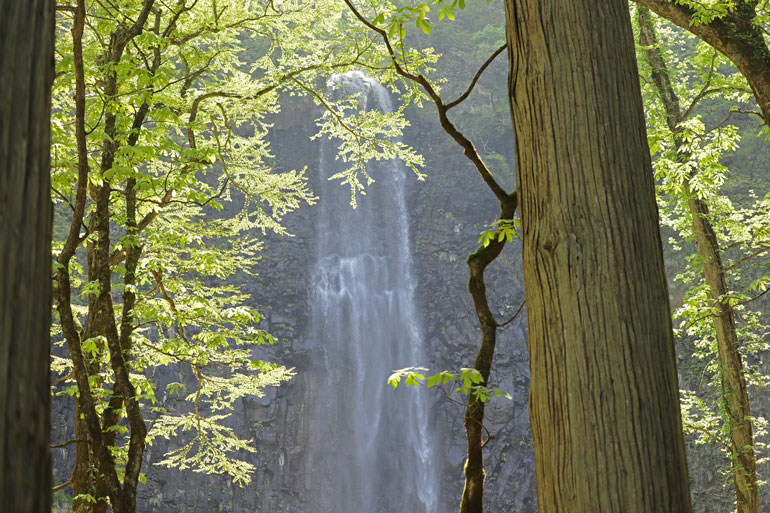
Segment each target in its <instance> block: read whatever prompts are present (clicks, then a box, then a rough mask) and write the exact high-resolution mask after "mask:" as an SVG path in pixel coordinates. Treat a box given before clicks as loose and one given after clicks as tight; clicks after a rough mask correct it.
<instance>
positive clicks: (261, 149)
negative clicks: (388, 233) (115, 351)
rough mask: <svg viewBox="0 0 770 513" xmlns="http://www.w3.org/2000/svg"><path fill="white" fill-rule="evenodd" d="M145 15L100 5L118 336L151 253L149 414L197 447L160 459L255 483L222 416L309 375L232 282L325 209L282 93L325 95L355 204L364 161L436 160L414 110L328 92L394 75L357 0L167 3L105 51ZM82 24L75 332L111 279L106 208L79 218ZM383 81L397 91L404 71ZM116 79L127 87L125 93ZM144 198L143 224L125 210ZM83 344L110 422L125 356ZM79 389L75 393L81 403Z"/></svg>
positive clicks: (422, 57)
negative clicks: (170, 372)
mask: <svg viewBox="0 0 770 513" xmlns="http://www.w3.org/2000/svg"><path fill="white" fill-rule="evenodd" d="M60 3H61V4H62V5H67V2H60ZM142 5H143V2H142V1H140V0H127V1H122V2H119V3H115V2H88V3H87V12H86V23H85V33H84V35H83V68H84V72H85V73H84V74H85V82H86V91H85V93H86V112H85V132H86V146H87V149H86V156H87V160H88V166H89V168H90V174H89V176H88V181H89V184H85V186H86V187H88V186H89V185H90V186H95V185H102V184H105V183H106V184H109V188H110V198H109V200H110V204H109V216H110V230H111V241H112V245H111V248H110V251H111V258H110V264H111V270H112V276H113V283H112V292H113V294H112V296H113V297H114V299H113V304H114V307H115V315H116V324H117V325H119V326H120V322H121V318H122V315H123V311H122V309H123V305H121V304H120V303H119V298H120V297H121V295H122V294H121V293H122V292H124V290H125V286H124V280H123V279H124V277H125V276H126V274H127V273H128V272H130V271H129V267H131V266H129V264H128V263H127V255H128V254H129V253H130V251H129V250H131V249H135V248H139V250H140V254H139V258H138V262H137V263H136V268H135V274H136V284H135V285H134V284H132V285H129V287H131V289H132V290H133V292H134V293H135V294H136V304H135V305H134V307H133V310H132V313H133V326H132V328H133V331H132V335H131V338H130V346H131V347H130V349H129V350H127V351H126V353H127V355H128V356H129V360H130V368H131V371H132V373H131V379H132V381H133V382H134V386H135V387H136V389H137V391H138V393H139V398H140V400H141V402H142V405H143V407H144V408H145V410H148V409H150V408H153V410H152V411H154V412H156V413H157V414H158V418H157V419H155V421H154V424H153V426H154V429H153V432H152V436H153V437H157V436H163V437H171V436H175V437H180V438H181V439H182V440H180V441H178V442H177V443H176V444H175V445H176V446H179V445H180V444H182V445H183V448H182V449H179V450H176V451H174V452H172V453H169V454H167V455H166V459H164V460H163V462H162V464H164V465H168V466H173V467H177V468H182V469H184V468H188V467H189V468H193V469H195V470H197V471H201V472H213V473H226V474H229V475H230V476H232V478H233V479H235V480H236V481H238V482H239V483H246V482H248V479H249V477H248V476H249V473H250V472H251V471H252V470H253V467H252V466H251V465H250V464H248V463H247V462H244V461H241V460H240V459H239V457H237V456H235V454H236V453H237V452H238V451H240V450H248V449H246V447H247V446H248V442H247V441H246V440H242V439H240V438H238V435H237V434H236V433H234V432H232V430H230V429H229V428H228V427H226V425H225V424H223V422H225V420H226V417H227V416H226V414H221V412H226V411H227V410H229V409H231V408H232V406H233V402H234V401H236V400H237V399H238V398H241V397H245V396H260V395H261V394H262V393H263V389H264V387H267V386H278V385H279V384H280V383H282V382H285V381H287V380H288V379H290V378H291V376H292V375H293V371H291V370H290V369H287V368H285V367H282V366H277V365H272V364H267V363H265V362H261V361H259V360H255V358H254V351H255V349H254V346H255V345H259V344H270V343H272V342H273V339H272V337H271V336H270V335H269V334H268V333H266V332H265V331H264V330H263V329H261V328H260V320H261V316H260V315H259V313H258V311H257V310H256V309H255V308H254V307H252V306H250V305H251V304H252V300H251V298H249V297H248V295H246V294H244V293H243V292H241V291H240V290H239V288H238V287H237V286H233V285H225V284H224V280H228V279H233V278H237V279H238V280H237V281H240V282H243V281H244V280H245V279H246V278H248V276H249V275H250V274H252V273H253V271H252V266H253V265H254V263H255V262H256V261H257V259H258V251H259V249H260V248H261V242H260V238H261V235H263V234H264V233H265V232H267V231H272V232H274V233H277V234H285V235H289V234H287V233H286V229H285V228H284V226H283V224H282V221H283V218H284V217H285V216H286V215H287V214H289V213H291V212H293V211H294V210H296V209H297V208H299V207H300V206H302V205H307V204H311V203H313V202H314V201H315V197H314V195H313V193H312V191H311V190H310V189H309V188H308V185H307V176H306V173H307V172H308V171H307V170H306V169H298V170H287V169H281V168H280V167H279V166H278V165H277V163H276V162H275V160H274V158H273V156H272V154H271V151H270V145H269V142H268V134H269V131H270V129H271V126H272V124H273V122H274V120H275V117H276V114H278V113H279V112H280V107H281V103H280V100H281V97H282V96H297V95H302V96H312V97H314V98H315V99H316V100H318V102H319V104H320V105H321V106H322V107H323V108H324V110H325V112H327V114H326V115H325V116H322V118H321V120H320V121H319V125H320V128H319V130H320V134H319V135H323V136H332V137H336V138H339V139H340V140H342V141H343V142H342V146H341V158H342V159H343V160H345V161H347V162H350V163H351V169H350V170H349V172H347V173H346V172H343V173H341V174H340V175H339V176H338V177H337V178H340V179H342V180H343V181H346V182H347V183H348V184H350V186H351V190H352V191H353V192H354V194H355V192H356V191H360V190H361V188H360V187H359V185H361V182H359V181H358V180H359V178H358V177H359V174H358V173H360V172H363V173H364V175H363V178H362V181H363V182H364V183H366V182H368V181H369V180H368V177H366V175H365V167H364V165H365V163H366V161H368V160H372V159H375V160H376V159H391V158H401V159H403V160H404V161H405V162H406V164H407V165H408V166H409V167H411V168H413V169H415V171H417V168H418V167H420V166H422V160H421V158H420V157H419V156H417V155H416V154H415V153H414V152H413V151H412V149H411V148H409V147H408V146H406V145H404V144H403V143H401V142H399V136H400V134H401V131H402V130H403V128H404V127H405V126H406V121H405V120H404V118H403V111H402V110H397V111H396V112H395V113H392V114H388V113H380V112H369V111H366V112H364V111H358V110H357V109H356V108H355V99H350V98H331V97H330V95H328V94H327V91H325V89H321V90H320V91H319V90H316V89H315V87H316V86H317V85H318V84H323V83H325V82H326V80H327V79H328V77H329V76H331V75H332V74H334V73H342V72H345V71H347V70H350V69H357V68H365V69H373V70H383V69H384V66H382V64H383V62H385V57H384V55H385V54H384V52H383V50H382V47H381V46H378V45H376V44H374V43H373V41H371V40H370V39H369V37H370V34H368V31H367V30H366V29H365V28H364V27H357V26H356V27H354V28H352V29H351V26H350V25H347V26H346V25H345V22H346V16H347V17H349V16H350V15H349V13H347V9H345V6H344V4H343V3H342V2H341V1H337V0H329V1H324V2H315V3H311V2H306V1H304V0H283V1H281V2H261V1H241V0H198V1H195V2H189V1H188V2H171V3H164V4H163V7H162V8H158V9H156V10H153V11H152V13H151V14H150V17H149V19H148V21H147V23H146V25H145V26H144V27H143V30H142V32H141V34H139V35H138V36H136V37H134V38H133V39H132V40H131V41H130V42H129V44H128V45H127V46H126V48H125V51H124V52H123V54H122V57H121V58H120V60H119V61H117V62H115V63H113V62H111V60H110V59H107V58H106V57H105V55H107V53H108V50H109V45H110V41H111V37H112V35H111V34H113V33H114V32H116V31H118V30H119V28H120V27H123V26H125V25H130V24H131V23H133V20H135V19H136V18H137V14H138V13H139V11H140V9H141V7H142ZM72 20H73V18H72V11H71V10H70V9H69V8H65V9H61V10H60V11H58V19H57V43H56V47H57V59H56V73H57V75H56V79H55V83H54V88H53V93H52V94H53V113H52V145H51V157H52V172H51V183H52V189H53V195H52V196H53V200H54V202H55V203H56V205H57V213H56V216H57V228H56V230H55V231H56V233H55V239H56V240H55V241H54V248H55V250H60V249H61V247H62V241H63V240H64V239H65V238H66V233H67V232H68V229H66V228H63V227H62V225H64V224H68V223H70V221H72V222H73V223H75V226H76V228H77V229H78V231H79V232H80V233H82V234H83V240H82V241H81V246H80V247H79V249H78V254H77V255H76V257H75V258H74V259H72V260H71V261H70V271H71V277H70V284H71V286H72V289H73V294H72V295H73V297H72V302H73V308H72V309H73V311H74V314H75V316H76V317H79V319H76V323H77V324H82V325H87V324H88V322H87V321H88V316H89V315H91V313H89V311H88V301H89V299H92V298H93V297H95V296H96V294H97V293H98V287H99V285H98V283H97V282H96V281H95V280H94V278H93V277H92V276H89V274H88V273H89V269H88V258H91V257H92V256H93V251H92V248H93V246H94V242H95V240H96V237H95V234H94V232H93V230H94V228H93V223H94V221H93V219H92V215H93V214H94V205H93V203H92V200H91V199H88V200H87V203H86V212H85V214H84V216H83V218H82V219H75V220H71V219H70V218H71V217H72V215H71V211H72V209H71V208H70V206H71V205H73V204H74V198H75V191H76V190H77V186H78V158H77V150H76V143H75V123H74V121H73V120H74V110H75V106H74V100H73V97H74V93H75V73H74V66H75V60H74V53H73V42H72V35H71V33H70V28H71V27H72V23H73V22H72ZM410 58H411V61H410V62H411V63H412V64H413V65H415V66H425V65H426V64H428V63H430V62H431V59H432V57H431V53H430V52H426V53H424V54H420V53H417V52H415V53H414V54H410ZM378 73H380V76H381V78H382V77H385V79H384V80H386V81H387V76H388V73H390V72H389V71H378ZM113 77H114V79H115V84H116V90H115V91H114V92H113V93H109V92H108V91H107V83H109V82H110V79H111V78H113ZM392 82H393V80H391V83H392ZM309 84H310V85H309ZM311 85H312V86H311ZM393 87H395V86H393ZM410 94H411V95H412V96H411V97H412V98H415V99H417V98H419V97H418V96H416V95H415V94H414V92H413V91H412V92H409V90H408V89H407V92H406V93H405V95H406V97H407V98H408V97H409V95H410ZM141 113H143V114H141ZM108 115H110V116H108ZM112 115H114V131H111V132H109V133H111V134H113V135H112V136H108V127H107V124H106V121H105V120H106V119H107V118H108V117H110V118H111V119H112ZM107 142H114V143H116V144H117V148H116V149H115V158H114V162H113V164H112V165H111V166H109V167H107V168H105V169H102V162H103V156H104V155H103V152H104V148H106V147H107V145H106V143H107ZM92 192H93V191H92ZM134 195H135V203H136V206H135V209H136V213H135V218H136V223H137V225H138V226H137V227H136V229H135V231H134V229H133V228H132V226H131V223H130V222H129V217H130V214H128V210H129V209H128V202H127V198H128V197H129V196H132V197H133V196H134ZM133 270H134V269H132V271H133ZM53 331H54V333H57V332H58V331H60V330H58V328H57V327H54V329H53ZM83 347H84V349H85V352H86V356H87V358H88V359H89V365H91V376H90V377H91V378H92V379H90V383H91V388H92V393H93V395H94V397H95V398H96V399H97V402H98V404H97V405H96V410H97V413H99V414H102V413H103V412H104V409H105V406H106V401H107V400H108V399H109V395H110V391H111V388H112V386H113V383H114V376H113V374H112V370H111V367H110V364H109V351H107V350H106V347H105V344H104V338H103V337H92V338H90V339H87V340H85V341H84V342H83ZM54 364H55V365H54V370H55V371H58V372H60V373H62V374H65V373H67V372H69V370H70V369H71V362H70V361H69V360H67V359H56V360H55V361H54ZM162 366H174V367H177V368H178V369H179V372H183V373H186V383H185V384H182V383H171V384H169V387H170V388H167V389H166V390H163V389H164V388H165V387H164V385H162V384H160V383H157V382H155V381H154V380H153V379H151V378H150V377H151V376H152V375H153V373H154V371H155V369H157V368H158V367H162ZM186 387H188V388H189V390H187V391H186V394H185V396H186V397H185V399H186V401H187V406H186V407H185V408H186V409H183V411H178V412H174V413H173V414H171V413H168V412H165V411H163V410H162V409H160V408H158V407H157V406H151V405H153V404H155V403H156V401H157V398H156V396H160V395H161V393H179V392H180V391H182V390H183V389H185V388H186ZM70 391H72V393H74V391H75V388H70V389H67V390H66V392H65V393H69V392H70ZM161 391H162V392H161ZM118 428H120V429H121V430H122V429H124V427H123V426H122V425H119V426H116V429H118ZM124 442H125V438H123V437H121V436H119V437H118V442H117V444H118V446H117V447H114V448H113V452H114V454H115V455H116V458H117V461H118V462H121V461H123V462H125V460H126V457H125V454H126V453H125V447H124Z"/></svg>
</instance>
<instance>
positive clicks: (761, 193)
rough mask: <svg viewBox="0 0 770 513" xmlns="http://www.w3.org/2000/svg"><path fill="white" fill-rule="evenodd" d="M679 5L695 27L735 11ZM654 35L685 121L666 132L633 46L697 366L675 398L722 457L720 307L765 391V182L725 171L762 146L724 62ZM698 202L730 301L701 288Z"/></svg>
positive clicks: (691, 429) (742, 92)
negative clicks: (691, 381) (739, 181)
mask: <svg viewBox="0 0 770 513" xmlns="http://www.w3.org/2000/svg"><path fill="white" fill-rule="evenodd" d="M678 3H682V4H685V5H688V6H689V7H691V8H693V9H694V10H695V11H696V12H697V13H698V17H697V18H696V22H698V23H705V22H708V21H710V20H711V19H714V18H716V17H723V16H725V15H727V13H729V12H730V11H731V10H733V9H734V8H735V4H736V2H728V1H718V0H714V1H710V2H705V3H704V2H690V1H688V0H683V1H680V2H678ZM764 6H765V7H767V3H766V2H765V3H764ZM760 11H761V9H760ZM634 18H636V17H634ZM655 28H656V32H657V35H658V38H659V42H660V50H661V52H662V55H663V56H664V59H665V61H666V66H667V70H668V75H669V76H670V78H671V82H672V84H671V85H672V88H673V90H674V92H675V93H676V96H677V97H678V99H679V106H678V107H679V109H680V111H681V113H682V118H683V119H682V120H681V121H680V122H679V123H678V124H677V126H676V128H675V130H674V132H673V133H672V130H671V127H670V126H669V120H667V118H666V110H665V109H664V105H663V103H662V102H661V100H660V97H659V92H658V90H657V87H656V86H655V84H654V82H653V79H652V78H651V73H650V71H651V70H650V65H649V63H648V61H647V56H646V53H645V50H646V49H645V48H639V55H640V58H639V59H638V61H639V68H640V75H641V76H642V77H643V81H642V91H643V95H644V100H645V110H646V113H647V123H648V140H649V143H650V149H651V152H652V155H653V167H654V170H655V178H656V180H657V189H658V204H659V207H660V217H661V223H662V224H663V225H664V226H665V227H666V232H667V233H669V234H671V237H670V239H669V243H670V245H671V248H672V250H673V251H675V252H677V253H675V254H674V255H672V256H673V257H675V258H676V260H677V262H676V263H677V266H676V267H677V269H676V274H675V280H677V281H678V282H680V283H682V284H683V285H684V286H685V287H686V289H685V293H684V295H683V297H682V298H681V303H680V304H676V305H675V308H676V310H675V312H674V326H675V333H676V335H677V338H678V339H679V342H680V343H682V344H687V346H688V347H689V348H692V353H693V354H692V356H693V357H694V360H693V361H691V362H690V364H689V367H692V368H694V369H697V371H696V372H697V373H698V379H697V385H696V386H698V388H699V389H698V390H697V395H696V392H695V391H690V390H683V391H682V397H681V399H682V414H683V425H684V428H685V431H686V432H688V433H690V434H692V435H694V437H695V439H696V441H698V442H699V443H714V442H716V443H717V444H718V445H720V446H721V447H722V449H724V450H725V451H726V452H727V453H728V456H729V452H730V448H729V447H730V445H729V441H730V437H729V432H728V431H729V425H730V423H729V421H728V420H729V419H727V418H726V415H727V414H726V412H725V410H724V406H723V405H722V404H721V402H720V400H719V394H720V390H721V388H722V383H721V381H720V368H719V365H720V363H719V361H720V360H719V358H718V357H717V354H718V347H717V338H716V332H715V325H714V322H713V319H714V314H715V313H716V309H717V308H720V307H721V306H720V303H722V304H724V303H726V304H728V305H730V307H732V309H733V311H734V313H735V318H736V330H737V332H736V333H737V337H738V340H739V343H740V347H739V351H740V353H741V358H742V360H743V365H744V367H745V368H746V371H745V378H746V381H747V383H748V384H749V386H752V387H760V386H761V387H766V386H768V384H770V382H769V381H768V377H767V376H766V375H763V374H762V373H761V372H760V371H761V366H760V361H761V355H762V354H764V353H765V352H766V351H767V350H768V348H769V347H768V344H767V341H766V337H765V333H766V332H767V330H768V329H767V316H766V313H765V314H763V312H762V311H761V309H760V308H759V307H758V303H757V299H759V298H760V297H761V296H762V295H763V294H764V293H766V291H767V290H768V286H770V277H768V276H767V274H768V273H767V265H768V263H769V262H768V258H767V255H768V252H770V237H769V236H768V234H769V233H770V210H769V209H768V205H770V181H768V180H766V179H764V180H763V179H757V180H755V181H754V182H753V183H752V184H750V185H749V186H745V187H734V186H733V188H731V183H730V180H728V178H730V177H731V170H730V166H734V167H733V172H732V176H733V177H734V176H735V174H736V173H735V171H736V170H737V166H738V165H739V164H740V160H739V159H738V154H742V157H743V158H744V159H746V157H747V156H748V155H749V152H747V151H746V150H742V149H741V148H740V145H741V144H743V143H744V142H745V141H747V140H748V141H749V142H750V143H751V144H762V151H766V149H767V146H766V143H762V142H761V141H758V140H757V138H756V132H757V126H758V124H754V123H752V122H750V120H752V119H753V118H750V117H748V116H750V114H747V113H748V112H749V111H750V109H751V107H750V105H751V103H752V102H753V101H754V99H753V97H752V96H751V90H750V88H749V87H748V85H747V84H746V82H745V80H744V78H743V77H742V76H741V75H740V74H739V73H738V72H737V71H736V70H735V69H734V68H733V67H732V65H731V64H730V63H729V61H727V60H726V59H725V58H724V57H723V56H722V55H721V54H719V53H717V52H716V51H715V50H714V49H713V48H711V47H709V46H708V45H706V44H705V43H703V42H701V41H699V40H697V39H695V38H694V37H693V36H690V35H689V34H688V33H687V32H684V31H682V30H680V29H678V28H676V27H672V26H669V25H667V24H663V23H660V22H657V25H656V27H655ZM635 30H638V26H637V27H635ZM684 55H686V56H687V57H686V58H684V57H683V56H684ZM741 127H743V128H741ZM745 127H749V128H745ZM733 179H734V178H733ZM695 200H699V201H700V202H701V204H702V205H705V206H706V207H707V208H706V211H705V212H703V211H698V213H697V214H695V215H700V216H704V217H705V218H706V220H707V221H708V224H709V225H710V226H711V227H712V228H713V230H714V234H715V237H716V244H717V248H716V249H717V252H718V254H719V255H720V257H721V260H722V268H723V269H724V271H725V280H726V285H727V288H728V293H727V294H725V295H723V296H722V297H720V298H719V299H718V301H714V298H713V297H712V294H711V293H710V290H709V288H708V286H707V284H706V283H705V280H704V263H705V262H703V261H702V259H701V257H700V256H699V255H698V253H697V252H696V251H695V249H694V247H693V246H694V241H695V236H696V234H695V233H694V231H693V226H694V223H693V217H692V216H693V213H692V212H693V208H692V202H693V201H695ZM696 211H697V210H696ZM677 254H681V257H676V255H677ZM760 393H761V392H760ZM764 424H765V422H764V419H763V418H761V416H760V415H757V416H756V417H755V418H753V419H752V425H753V426H754V429H755V431H754V435H755V437H754V438H755V445H756V449H761V448H763V447H764V446H763V444H762V439H763V437H765V436H766V434H767V433H766V430H765V429H764V427H763V426H764Z"/></svg>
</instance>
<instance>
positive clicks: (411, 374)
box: [388, 367, 512, 402]
mask: <svg viewBox="0 0 770 513" xmlns="http://www.w3.org/2000/svg"><path fill="white" fill-rule="evenodd" d="M427 370H428V369H427V368H425V367H406V368H404V369H399V370H395V371H393V373H392V374H391V375H390V377H388V384H389V385H390V386H391V387H393V388H394V389H395V388H398V385H399V384H400V383H401V380H402V379H403V381H404V385H405V386H407V387H417V386H423V387H425V388H434V387H436V388H440V389H442V390H443V391H444V393H445V394H446V393H449V392H453V393H455V394H460V395H465V396H467V395H472V396H473V397H475V398H476V399H478V400H479V401H481V402H486V401H488V400H489V399H491V398H492V397H495V398H497V397H504V398H506V399H509V400H510V399H512V397H511V395H510V394H509V393H508V392H506V391H505V390H502V389H500V388H497V387H487V386H486V385H485V383H484V377H483V376H482V375H481V373H480V372H479V371H478V370H476V369H473V368H467V367H463V368H462V369H460V371H459V372H450V371H446V370H444V371H441V372H438V373H436V374H433V375H430V376H426V375H425V374H423V373H424V372H426V371H427ZM444 385H446V386H447V387H448V388H447V389H446V390H444Z"/></svg>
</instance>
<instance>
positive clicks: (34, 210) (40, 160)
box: [0, 0, 55, 513]
mask: <svg viewBox="0 0 770 513" xmlns="http://www.w3.org/2000/svg"><path fill="white" fill-rule="evenodd" d="M0 12H1V13H2V16H1V17H0V48H2V52H0V76H2V77H3V80H2V82H0V219H2V223H0V231H1V232H2V233H1V234H0V505H2V506H0V507H2V509H3V511H18V512H25V513H49V512H50V511H51V465H50V455H49V452H50V448H49V431H50V395H51V393H50V390H49V377H48V365H49V359H50V354H49V350H50V331H49V327H50V320H51V222H52V205H51V198H50V185H49V184H50V167H49V166H50V164H49V151H50V150H49V148H50V119H51V116H50V113H51V85H52V83H53V72H54V69H53V46H54V44H53V43H54V14H55V13H54V2H52V1H50V0H27V1H24V2H19V1H18V0H0Z"/></svg>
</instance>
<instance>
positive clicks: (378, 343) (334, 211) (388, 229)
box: [305, 72, 438, 513]
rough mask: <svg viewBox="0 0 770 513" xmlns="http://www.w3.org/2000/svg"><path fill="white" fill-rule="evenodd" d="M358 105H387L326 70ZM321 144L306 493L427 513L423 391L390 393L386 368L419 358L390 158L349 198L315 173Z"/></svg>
mask: <svg viewBox="0 0 770 513" xmlns="http://www.w3.org/2000/svg"><path fill="white" fill-rule="evenodd" d="M330 85H332V86H333V85H337V86H338V87H339V89H341V90H342V91H344V92H345V93H346V94H351V93H354V94H355V93H357V94H359V95H360V99H359V108H360V109H380V110H382V111H384V112H390V111H392V106H391V101H390V97H389V94H388V92H387V90H386V89H385V88H384V87H383V86H382V85H380V84H379V83H377V82H376V81H375V80H373V79H371V78H369V77H367V76H366V75H364V74H363V73H361V72H349V73H345V74H344V75H338V76H334V77H333V78H332V79H331V80H330ZM334 150H335V148H334V145H333V143H331V142H324V143H323V145H322V148H321V151H320V166H319V167H320V174H321V177H320V184H319V187H318V194H319V197H320V205H319V207H318V212H317V217H316V221H315V222H316V237H317V253H316V262H315V266H314V271H313V283H312V286H311V294H312V301H311V304H312V314H311V316H312V320H311V329H312V333H311V338H312V339H313V340H312V342H311V343H312V354H313V356H312V359H313V362H312V363H311V365H310V370H309V372H310V375H311V377H310V383H312V385H311V387H312V390H311V391H310V393H311V400H310V402H309V405H308V408H307V409H308V410H309V411H308V414H309V416H308V418H307V420H306V425H307V429H308V443H307V446H306V448H305V452H306V454H305V458H306V465H307V467H308V468H307V472H306V476H308V477H307V479H308V482H306V484H305V488H306V490H307V491H308V493H309V494H310V497H308V503H309V504H310V505H312V506H313V507H314V509H313V511H318V512H320V513H327V512H329V513H331V512H334V513H395V512H404V513H422V512H425V513H434V512H435V511H436V508H437V504H438V491H437V490H438V472H437V471H436V470H435V469H434V466H435V465H433V463H434V460H435V457H434V456H435V455H434V454H433V452H434V449H433V447H434V443H432V441H431V429H430V426H429V411H428V410H429V408H430V405H429V402H428V400H429V398H430V395H429V392H428V391H426V390H414V389H409V390H405V389H403V385H402V387H399V389H398V390H392V389H391V387H389V386H388V385H387V384H386V382H385V381H386V379H387V377H388V376H389V375H390V373H391V371H392V370H393V369H398V368H402V367H406V366H409V365H416V364H421V363H425V362H426V350H425V345H424V341H423V338H422V334H421V326H420V315H419V313H418V311H417V306H416V304H415V300H414V290H415V278H414V275H413V271H412V255H411V249H410V244H409V217H408V212H407V209H406V198H405V190H404V189H405V184H406V181H407V175H406V170H405V167H404V166H403V164H401V163H400V162H399V161H390V162H380V163H376V164H373V165H371V166H369V167H367V172H368V173H369V174H370V176H371V177H372V178H373V179H374V180H375V183H374V184H372V185H370V186H369V187H368V188H367V190H366V194H365V195H363V196H360V197H359V198H358V207H357V208H356V209H352V208H351V207H350V204H349V202H350V196H349V194H350V189H349V188H348V187H346V186H344V185H341V184H340V183H339V181H329V180H327V178H328V177H329V176H331V175H333V174H334V173H336V172H337V171H338V170H339V166H340V165H341V163H340V162H339V161H336V160H335V158H334V153H335V151H334Z"/></svg>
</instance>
